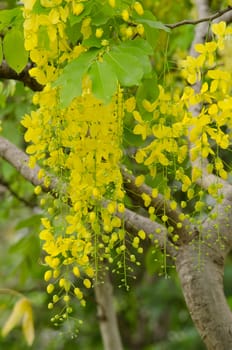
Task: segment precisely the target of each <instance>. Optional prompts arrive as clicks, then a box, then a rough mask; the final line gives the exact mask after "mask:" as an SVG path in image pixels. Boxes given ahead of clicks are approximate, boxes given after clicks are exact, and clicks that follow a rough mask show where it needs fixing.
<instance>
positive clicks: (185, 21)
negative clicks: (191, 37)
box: [165, 6, 232, 29]
mask: <svg viewBox="0 0 232 350" xmlns="http://www.w3.org/2000/svg"><path fill="white" fill-rule="evenodd" d="M231 10H232V6H228V7H227V8H226V9H224V10H220V11H218V12H216V13H215V14H214V15H211V16H208V17H203V18H200V19H197V20H191V19H185V20H183V21H180V22H176V23H173V24H165V26H166V27H168V28H170V29H174V28H177V27H180V26H184V25H186V24H192V25H196V24H199V23H202V22H211V21H213V20H214V19H216V18H218V17H221V16H222V15H224V14H225V13H227V12H229V11H231Z"/></svg>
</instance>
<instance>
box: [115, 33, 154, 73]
mask: <svg viewBox="0 0 232 350" xmlns="http://www.w3.org/2000/svg"><path fill="white" fill-rule="evenodd" d="M115 50H116V51H117V50H120V51H121V52H124V53H127V54H130V55H131V56H133V57H136V58H137V59H138V61H139V64H140V66H141V68H142V69H143V72H144V74H146V75H147V74H149V73H150V72H151V69H152V67H151V63H150V60H149V57H148V55H152V54H153V49H152V47H151V46H150V45H149V43H148V42H146V41H145V40H143V39H135V40H133V41H132V40H127V41H124V42H122V43H121V44H120V45H119V46H117V47H115Z"/></svg>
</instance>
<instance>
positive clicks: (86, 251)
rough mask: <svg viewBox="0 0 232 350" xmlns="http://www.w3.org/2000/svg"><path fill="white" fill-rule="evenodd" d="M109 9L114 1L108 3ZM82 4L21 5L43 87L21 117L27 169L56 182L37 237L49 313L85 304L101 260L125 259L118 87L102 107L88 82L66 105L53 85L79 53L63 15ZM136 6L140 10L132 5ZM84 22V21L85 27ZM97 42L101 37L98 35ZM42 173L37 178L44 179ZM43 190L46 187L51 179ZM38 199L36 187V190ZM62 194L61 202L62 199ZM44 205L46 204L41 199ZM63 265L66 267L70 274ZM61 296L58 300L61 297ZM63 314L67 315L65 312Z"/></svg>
mask: <svg viewBox="0 0 232 350" xmlns="http://www.w3.org/2000/svg"><path fill="white" fill-rule="evenodd" d="M110 5H111V6H112V7H113V6H114V2H113V1H110ZM85 6H86V2H85V1H77V0H65V1H61V0H40V1H39V0H37V1H34V0H25V1H24V17H25V22H24V34H25V47H26V49H27V50H28V51H29V52H30V58H31V60H32V61H33V62H34V63H35V66H34V67H33V68H32V69H31V70H30V74H31V76H33V77H34V78H36V80H37V81H38V82H39V83H40V84H42V85H44V88H43V90H42V91H41V92H37V93H35V95H34V97H33V102H34V104H35V105H37V107H38V108H37V109H36V110H34V111H32V112H31V114H30V115H26V116H25V117H24V118H23V120H22V125H23V126H24V127H25V128H26V132H25V140H26V141H27V142H29V143H30V144H29V146H28V147H27V153H28V154H30V166H31V167H34V166H35V164H36V162H39V164H40V165H41V167H42V168H44V169H45V170H47V171H48V172H49V173H50V174H53V175H55V176H56V177H57V179H60V182H58V185H57V186H58V192H59V193H60V195H59V193H57V194H56V196H57V197H58V199H56V200H54V201H53V203H51V199H50V202H49V200H48V202H47V203H50V206H49V208H47V212H48V216H47V217H46V218H43V219H42V225H43V227H44V228H43V230H42V231H41V232H40V238H41V240H42V241H43V242H44V243H43V249H44V251H45V252H46V253H47V256H46V258H45V262H46V264H47V266H48V270H47V271H46V273H45V277H44V278H45V280H46V281H49V284H48V287H47V292H48V293H49V294H53V299H52V302H51V303H49V309H52V308H53V307H54V305H55V303H57V302H58V301H59V300H61V299H62V300H63V302H65V304H66V306H67V307H66V312H68V313H69V312H71V311H70V310H71V309H70V306H69V303H70V295H74V296H76V297H77V298H78V299H79V300H80V301H81V304H82V305H84V304H85V301H84V299H83V293H82V291H81V289H79V287H77V284H78V283H79V284H80V283H81V285H83V286H84V287H86V288H90V287H91V285H92V282H91V279H92V278H95V279H96V278H97V273H98V268H99V267H98V265H99V262H101V261H103V260H104V259H108V261H110V262H112V261H113V257H112V252H111V251H112V249H113V248H115V246H117V254H125V249H126V246H125V241H126V239H125V232H124V229H123V224H122V221H123V220H122V219H120V218H119V217H117V216H116V214H117V212H119V213H120V215H121V217H123V212H124V205H123V198H124V192H123V190H122V176H121V172H120V169H119V162H120V159H121V156H122V151H121V142H122V128H123V96H122V91H121V89H120V87H118V92H117V94H116V95H115V96H114V97H113V99H112V101H111V102H110V103H109V104H103V103H102V101H100V100H98V99H97V98H96V97H94V96H93V94H92V93H91V82H90V81H89V79H88V77H87V78H86V79H84V80H83V93H82V96H78V97H76V98H74V99H73V101H72V102H71V103H70V105H69V106H68V107H66V108H61V107H60V103H59V90H58V88H56V87H52V84H51V83H52V82H53V81H54V80H55V79H56V78H57V77H58V76H59V73H60V72H61V70H62V65H63V64H64V63H65V62H67V61H71V60H72V59H74V58H75V57H77V56H78V55H79V54H80V53H81V52H82V51H83V50H84V48H83V47H82V46H81V45H76V46H75V45H74V46H73V45H71V44H70V42H69V38H68V36H67V34H66V33H67V28H66V23H67V18H68V17H69V16H70V15H75V16H79V15H81V13H82V12H83V11H84V8H85ZM137 6H138V5H137ZM87 22H88V23H87ZM90 30H91V27H90V20H89V18H88V17H87V18H84V19H83V20H82V25H81V32H82V34H83V36H84V37H88V35H89V34H88V33H89V31H90ZM96 35H97V36H98V37H100V36H101V35H102V32H99V31H98V32H97V33H96ZM44 174H45V172H43V171H41V172H40V174H39V176H40V177H43V176H44ZM46 181H47V186H49V179H47V180H46ZM35 191H36V193H37V194H39V192H40V189H39V188H36V189H35ZM59 196H60V197H59ZM41 204H42V205H43V206H44V207H45V206H46V201H45V200H44V199H42V200H41ZM67 266H70V268H69V269H67ZM62 295H63V297H61V296H62ZM67 309H68V310H69V311H67Z"/></svg>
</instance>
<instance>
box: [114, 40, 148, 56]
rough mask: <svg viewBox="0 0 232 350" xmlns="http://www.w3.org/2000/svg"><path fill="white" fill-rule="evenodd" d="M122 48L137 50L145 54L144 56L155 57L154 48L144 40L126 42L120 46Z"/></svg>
mask: <svg viewBox="0 0 232 350" xmlns="http://www.w3.org/2000/svg"><path fill="white" fill-rule="evenodd" d="M120 47H126V48H130V49H137V50H138V52H141V53H143V55H153V53H154V52H153V48H152V46H151V45H150V44H149V43H148V42H147V41H146V40H144V39H142V38H136V39H134V40H126V41H123V42H122V43H121V44H120Z"/></svg>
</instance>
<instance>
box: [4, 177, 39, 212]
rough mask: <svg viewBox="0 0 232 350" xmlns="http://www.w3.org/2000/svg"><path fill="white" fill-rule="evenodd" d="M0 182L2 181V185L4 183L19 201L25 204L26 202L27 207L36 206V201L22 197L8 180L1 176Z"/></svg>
mask: <svg viewBox="0 0 232 350" xmlns="http://www.w3.org/2000/svg"><path fill="white" fill-rule="evenodd" d="M0 183H1V185H3V186H4V187H5V188H6V189H7V190H8V191H9V192H10V193H11V194H12V196H13V197H15V198H16V199H17V200H18V201H19V202H22V203H23V204H25V205H26V206H27V207H29V208H34V206H35V203H34V202H33V201H32V200H27V199H25V198H23V197H21V196H20V195H19V194H18V193H17V192H16V191H15V190H13V188H11V186H10V184H9V183H8V182H7V181H6V180H4V179H2V178H0Z"/></svg>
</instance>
